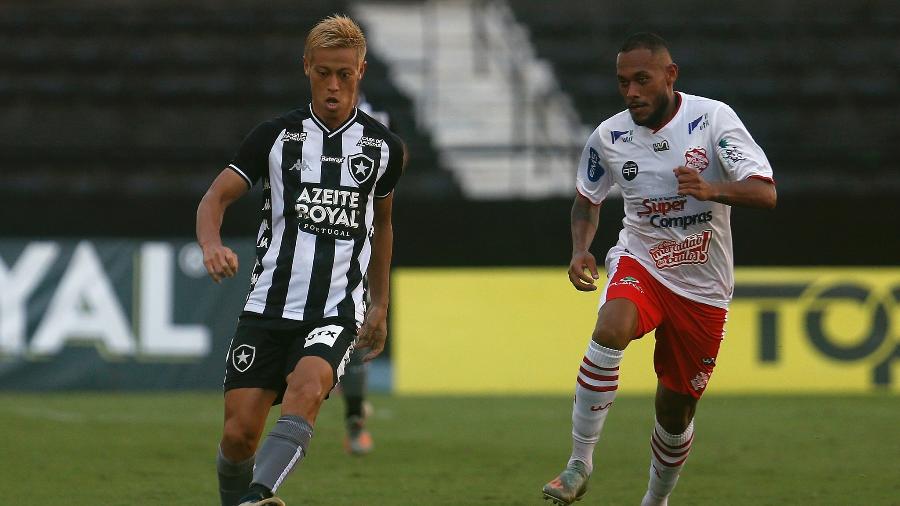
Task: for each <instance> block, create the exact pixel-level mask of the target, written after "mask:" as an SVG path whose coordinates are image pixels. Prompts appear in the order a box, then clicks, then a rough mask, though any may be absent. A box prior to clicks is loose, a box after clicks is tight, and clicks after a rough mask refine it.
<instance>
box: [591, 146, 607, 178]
mask: <svg viewBox="0 0 900 506" xmlns="http://www.w3.org/2000/svg"><path fill="white" fill-rule="evenodd" d="M604 172H606V171H605V170H603V166H602V165H600V154H599V153H597V150H596V149H594V148H590V151H589V153H588V166H587V177H588V180H590V181H591V182H592V183H596V182H597V181H599V180H600V178H601V177H603V173H604Z"/></svg>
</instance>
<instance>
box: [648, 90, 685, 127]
mask: <svg viewBox="0 0 900 506" xmlns="http://www.w3.org/2000/svg"><path fill="white" fill-rule="evenodd" d="M675 99H676V100H678V105H676V106H675V113H674V114H672V117H671V118H669V121H666V122H665V123H663V124H662V126H660V127H659V128H657V129H656V130H650V131H651V132H653V134H658V133H659V132H660V131H661V130H662V129H663V128H666V127H667V126H669V124H670V123H672V121H674V120H675V118H677V117H678V115H679V114H680V113H681V105H682V104H684V97H683V96H681V93H679V92H677V91H676V92H675ZM648 130H649V129H648Z"/></svg>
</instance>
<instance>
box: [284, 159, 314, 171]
mask: <svg viewBox="0 0 900 506" xmlns="http://www.w3.org/2000/svg"><path fill="white" fill-rule="evenodd" d="M288 170H299V171H301V172H306V171H308V170H312V167H310V166H309V164H308V163H306V160H304V159H302V158H298V159H297V161H296V162H294V165H291V168H290V169H288Z"/></svg>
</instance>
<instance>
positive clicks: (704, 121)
mask: <svg viewBox="0 0 900 506" xmlns="http://www.w3.org/2000/svg"><path fill="white" fill-rule="evenodd" d="M708 126H709V114H703V115H702V116H700V117H699V118H697V119H695V120H694V121H691V122H690V123H688V135H691V134H692V133H694V130H696V131H698V132H700V131H702V130H703V129H704V128H706V127H708Z"/></svg>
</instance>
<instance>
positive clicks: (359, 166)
mask: <svg viewBox="0 0 900 506" xmlns="http://www.w3.org/2000/svg"><path fill="white" fill-rule="evenodd" d="M347 165H348V166H349V167H350V176H351V177H353V180H354V181H356V183H357V184H359V185H362V184H363V183H364V182H365V181H366V180H367V179H369V176H371V175H372V173H373V172H375V171H374V170H373V169H374V168H375V160H372V159H371V158H369V157H368V156H366V155H364V154H362V153H357V154H355V155H350V156H348V157H347Z"/></svg>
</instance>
